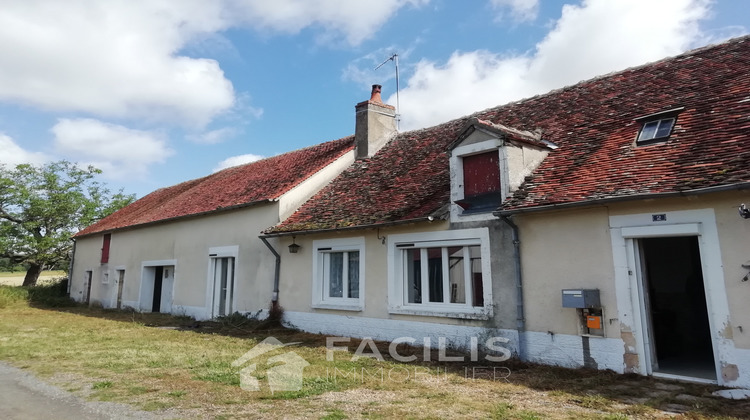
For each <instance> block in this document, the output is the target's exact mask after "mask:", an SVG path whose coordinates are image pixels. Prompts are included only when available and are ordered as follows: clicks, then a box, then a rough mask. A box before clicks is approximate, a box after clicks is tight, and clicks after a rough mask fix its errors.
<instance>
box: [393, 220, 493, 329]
mask: <svg viewBox="0 0 750 420" xmlns="http://www.w3.org/2000/svg"><path fill="white" fill-rule="evenodd" d="M388 252H389V255H388V265H389V267H388V269H389V299H390V301H389V308H390V311H391V312H392V313H411V314H416V315H430V316H447V317H458V318H486V317H488V316H489V315H490V314H491V311H492V305H491V301H492V298H491V278H492V277H491V272H490V256H489V234H488V230H487V229H486V228H479V229H464V230H454V231H446V232H427V233H418V234H403V235H391V236H390V237H389V248H388Z"/></svg>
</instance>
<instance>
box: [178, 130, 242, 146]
mask: <svg viewBox="0 0 750 420" xmlns="http://www.w3.org/2000/svg"><path fill="white" fill-rule="evenodd" d="M235 134H237V129H236V128H234V127H222V128H217V129H216V130H211V131H206V132H204V133H200V134H190V135H188V136H187V138H188V140H190V141H192V142H193V143H198V144H218V143H221V142H223V141H224V140H226V139H227V138H228V137H231V136H233V135H235Z"/></svg>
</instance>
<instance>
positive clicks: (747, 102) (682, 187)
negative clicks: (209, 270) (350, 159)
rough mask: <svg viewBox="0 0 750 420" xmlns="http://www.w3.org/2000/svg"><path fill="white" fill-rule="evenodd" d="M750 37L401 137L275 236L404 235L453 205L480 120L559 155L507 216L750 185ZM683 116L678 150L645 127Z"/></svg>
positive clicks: (529, 182)
mask: <svg viewBox="0 0 750 420" xmlns="http://www.w3.org/2000/svg"><path fill="white" fill-rule="evenodd" d="M748 74H750V37H742V38H737V39H734V40H730V41H728V42H726V43H724V44H720V45H716V46H711V47H705V48H701V49H698V50H695V51H690V52H688V53H685V54H682V55H680V56H677V57H673V58H668V59H664V60H661V61H658V62H655V63H651V64H647V65H644V66H640V67H636V68H632V69H628V70H625V71H622V72H619V73H614V74H610V75H606V76H602V77H598V78H595V79H592V80H589V81H586V82H582V83H579V84H577V85H574V86H570V87H567V88H563V89H559V90H555V91H552V92H550V93H547V94H545V95H540V96H536V97H533V98H530V99H526V100H522V101H519V102H514V103H510V104H507V105H503V106H499V107H496V108H492V109H488V110H485V111H482V112H478V113H476V114H474V115H473V116H470V117H465V118H460V119H457V120H453V121H450V122H447V123H444V124H441V125H438V126H435V127H431V128H427V129H423V130H417V131H411V132H406V133H401V134H399V135H398V136H396V137H395V138H394V139H393V140H391V142H390V143H389V144H387V145H386V146H385V147H384V148H383V149H381V150H380V151H379V152H378V153H377V154H376V155H375V156H373V157H372V158H371V159H368V160H364V161H361V162H357V163H355V164H354V165H353V166H352V167H350V168H349V169H348V170H346V171H345V172H344V173H342V174H341V175H340V176H339V177H338V178H337V179H335V180H334V181H333V182H332V183H331V184H330V185H329V186H327V187H326V188H324V189H323V190H321V191H320V192H319V193H318V194H317V195H316V196H314V197H313V198H312V199H311V200H310V201H308V202H307V203H306V204H305V205H303V206H302V207H301V208H300V209H299V210H298V211H297V212H296V213H295V214H293V215H292V216H291V217H290V218H288V219H287V220H286V221H284V222H282V223H281V224H279V225H278V226H276V227H274V228H271V229H269V230H268V231H267V232H269V233H272V232H294V231H304V230H316V229H333V228H341V227H351V226H362V225H372V224H379V223H394V222H399V221H405V220H410V219H417V218H424V217H427V216H428V215H431V214H434V212H436V211H439V210H440V209H441V208H445V206H446V205H447V204H449V189H450V182H449V167H448V151H449V148H450V145H451V144H452V142H454V141H455V140H456V139H457V136H458V135H459V134H460V130H461V129H462V128H464V127H465V126H466V125H467V124H468V123H469V121H471V120H470V118H476V119H479V120H482V121H483V122H486V123H489V124H494V125H501V126H502V127H506V128H507V127H513V130H515V131H518V130H521V131H525V132H530V133H537V132H539V131H541V136H542V138H543V139H544V140H548V141H551V142H553V143H555V144H556V145H557V146H559V147H558V148H557V149H555V150H552V151H550V153H549V155H548V157H547V158H546V159H545V160H544V162H543V163H542V164H541V165H540V167H539V168H538V169H537V170H536V171H535V172H534V174H532V175H531V176H530V177H528V178H527V179H526V182H525V183H524V184H523V185H522V187H521V189H519V190H518V191H516V193H515V194H514V195H513V196H512V197H511V198H510V199H509V200H507V201H506V203H504V205H503V209H521V208H528V207H535V206H543V205H549V204H558V203H572V202H579V201H586V200H591V199H608V198H615V197H627V196H632V195H643V194H659V193H666V192H678V191H689V190H693V189H699V188H705V187H713V186H720V185H729V184H735V183H747V182H750V165H748V163H747V162H748V161H750V77H748ZM677 107H684V110H683V111H682V112H681V113H680V114H679V116H678V118H677V121H676V125H675V127H674V130H673V133H672V135H671V137H670V138H669V140H668V141H667V142H665V143H661V144H652V145H648V146H636V145H635V138H636V136H637V134H638V131H639V129H640V124H639V123H638V122H636V121H635V119H636V118H638V117H642V116H645V115H649V114H653V113H658V112H661V111H665V110H669V109H674V108H677Z"/></svg>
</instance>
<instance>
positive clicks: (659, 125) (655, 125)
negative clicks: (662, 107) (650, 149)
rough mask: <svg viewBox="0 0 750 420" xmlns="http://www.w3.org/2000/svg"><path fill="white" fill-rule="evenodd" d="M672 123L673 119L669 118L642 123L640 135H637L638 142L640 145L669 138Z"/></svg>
mask: <svg viewBox="0 0 750 420" xmlns="http://www.w3.org/2000/svg"><path fill="white" fill-rule="evenodd" d="M674 121H675V119H674V117H671V118H663V119H660V120H656V121H649V122H646V123H644V124H643V127H642V128H641V132H640V134H638V142H639V143H642V142H647V141H649V140H658V139H664V138H667V137H669V135H670V134H671V133H672V127H674Z"/></svg>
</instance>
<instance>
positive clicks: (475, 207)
mask: <svg viewBox="0 0 750 420" xmlns="http://www.w3.org/2000/svg"><path fill="white" fill-rule="evenodd" d="M461 159H462V163H463V176H464V177H463V182H464V184H463V185H464V186H463V193H464V198H463V199H462V200H456V201H455V203H456V204H458V205H459V206H461V208H462V209H463V210H464V214H466V213H482V212H488V211H492V210H494V209H495V208H497V206H498V205H500V202H501V182H500V163H499V160H500V156H499V154H498V152H497V149H495V150H492V151H489V152H484V153H479V154H476V155H470V156H463V157H462V158H461Z"/></svg>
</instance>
